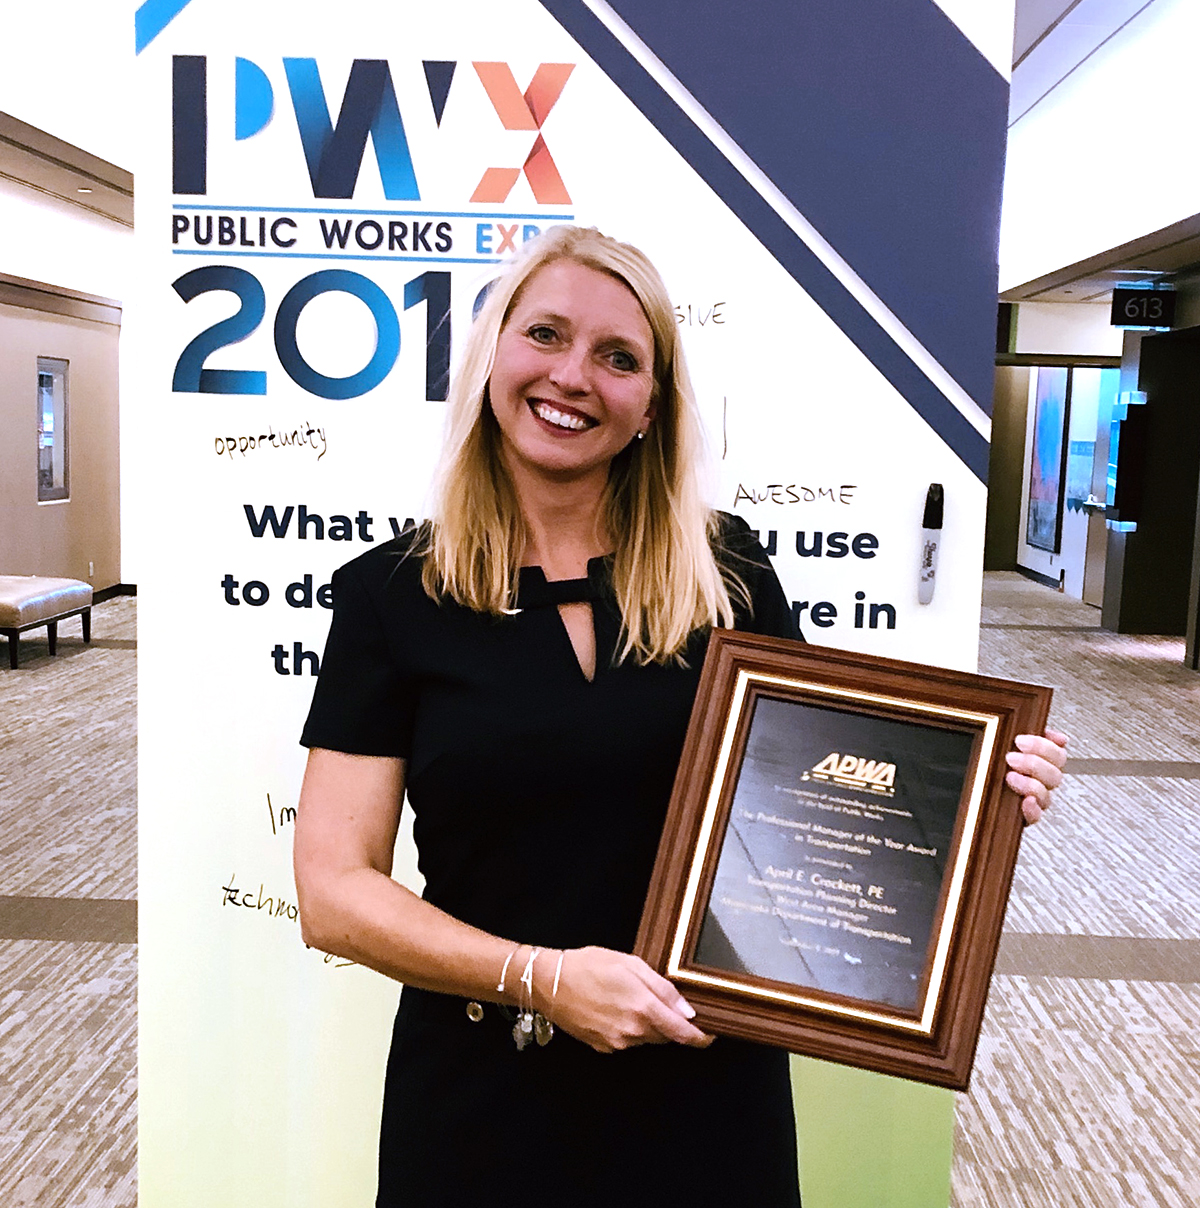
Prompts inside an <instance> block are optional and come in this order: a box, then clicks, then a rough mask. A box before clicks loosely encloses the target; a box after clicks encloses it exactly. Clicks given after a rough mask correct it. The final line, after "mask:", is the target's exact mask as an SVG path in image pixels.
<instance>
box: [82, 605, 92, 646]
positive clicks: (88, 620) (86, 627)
mask: <svg viewBox="0 0 1200 1208" xmlns="http://www.w3.org/2000/svg"><path fill="white" fill-rule="evenodd" d="M81 619H82V621H83V640H84V641H85V642H90V641H91V640H92V610H91V609H90V608H85V609H84V610H83V615H82V618H81Z"/></svg>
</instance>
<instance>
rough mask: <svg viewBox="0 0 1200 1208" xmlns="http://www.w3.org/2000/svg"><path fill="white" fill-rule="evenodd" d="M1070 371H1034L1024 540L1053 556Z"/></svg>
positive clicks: (1058, 535)
mask: <svg viewBox="0 0 1200 1208" xmlns="http://www.w3.org/2000/svg"><path fill="white" fill-rule="evenodd" d="M1070 385H1071V371H1070V370H1069V369H1063V368H1059V367H1051V366H1047V365H1042V366H1040V367H1039V368H1038V371H1037V394H1036V397H1035V402H1034V417H1033V455H1032V457H1031V458H1030V462H1029V514H1028V517H1027V519H1026V522H1025V540H1026V541H1027V542H1028V543H1029V544H1030V545H1032V546H1034V547H1035V548H1036V549H1043V550H1046V551H1047V552H1048V553H1051V554H1057V553H1058V552H1059V549H1060V546H1061V544H1062V509H1063V487H1064V485H1065V483H1064V477H1065V476H1064V462H1065V456H1066V430H1067V415H1068V412H1069V409H1070V408H1069V402H1068V400H1069V398H1070Z"/></svg>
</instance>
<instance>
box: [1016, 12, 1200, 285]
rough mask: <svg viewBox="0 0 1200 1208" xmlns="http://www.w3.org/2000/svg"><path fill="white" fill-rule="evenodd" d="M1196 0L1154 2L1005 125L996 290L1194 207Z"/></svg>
mask: <svg viewBox="0 0 1200 1208" xmlns="http://www.w3.org/2000/svg"><path fill="white" fill-rule="evenodd" d="M1198 55H1200V4H1197V3H1196V0H1155V2H1154V3H1153V4H1150V5H1148V6H1147V7H1146V9H1145V10H1144V11H1143V12H1141V13H1140V14H1139V15H1137V16H1136V17H1134V18H1133V19H1132V20H1131V21H1130V22H1129V23H1128V24H1127V25H1126V26H1125V27H1124V29H1122V30H1121V31H1120V32H1119V33H1117V34H1116V35H1115V36H1114V37H1112V39H1111V40H1110V41H1109V42H1108V43H1106V44H1105V45H1104V46H1102V47H1101V48H1100V49H1099V50H1097V51H1096V52H1095V53H1094V54H1093V55H1092V56H1091V57H1090V58H1089V59H1087V60H1086V61H1085V62H1084V63H1082V64H1081V65H1080V66H1079V67H1078V68H1077V69H1076V70H1075V71H1074V72H1073V73H1072V74H1071V75H1070V76H1068V77H1067V78H1066V79H1065V80H1064V81H1063V82H1062V83H1061V84H1059V85H1058V87H1057V88H1055V89H1054V90H1053V91H1052V92H1050V93H1049V95H1048V96H1047V97H1046V98H1045V99H1044V100H1042V101H1041V102H1039V103H1038V104H1037V105H1036V106H1034V107H1033V109H1031V110H1030V111H1029V113H1028V114H1027V115H1026V116H1024V117H1022V118H1021V119H1020V120H1019V121H1017V122H1016V123H1015V124H1014V125H1013V126H1012V128H1011V129H1010V131H1009V144H1008V165H1007V170H1006V174H1005V186H1004V208H1003V214H1002V221H1001V228H1000V290H1001V292H1003V291H1004V290H1007V289H1011V288H1013V287H1014V286H1017V285H1021V284H1023V283H1024V282H1026V281H1031V280H1033V279H1034V278H1036V277H1040V276H1042V275H1044V274H1045V273H1048V272H1051V271H1053V270H1054V269H1057V268H1061V267H1062V266H1063V265H1067V264H1074V263H1075V262H1077V261H1079V260H1083V259H1084V258H1086V257H1087V256H1090V255H1093V254H1095V253H1097V252H1101V251H1105V250H1107V249H1108V248H1111V247H1116V246H1118V245H1119V244H1122V243H1126V242H1128V241H1129V240H1131V239H1136V238H1138V237H1139V236H1141V235H1145V234H1148V233H1149V232H1151V231H1156V230H1158V229H1159V228H1161V227H1165V226H1168V225H1170V224H1171V223H1173V222H1178V221H1180V220H1181V219H1184V218H1188V217H1190V216H1191V215H1192V214H1195V213H1196V212H1197V210H1198V209H1200V156H1196V155H1195V154H1193V153H1192V147H1193V144H1194V127H1195V121H1194V114H1195V76H1196V62H1197V56H1198Z"/></svg>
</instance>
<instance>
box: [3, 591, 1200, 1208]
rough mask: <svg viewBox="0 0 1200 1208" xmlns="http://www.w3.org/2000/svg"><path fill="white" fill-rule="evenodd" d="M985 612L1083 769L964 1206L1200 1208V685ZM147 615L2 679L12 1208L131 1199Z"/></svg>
mask: <svg viewBox="0 0 1200 1208" xmlns="http://www.w3.org/2000/svg"><path fill="white" fill-rule="evenodd" d="M984 604H985V607H984V629H983V632H982V640H981V652H980V667H981V670H984V671H987V672H990V673H993V674H998V675H1006V676H1013V677H1016V678H1024V679H1034V680H1039V681H1041V682H1043V683H1049V684H1052V685H1053V686H1054V688H1055V692H1056V696H1055V708H1054V715H1053V716H1054V721H1055V722H1056V724H1057V725H1058V726H1059V728H1061V729H1064V730H1066V731H1067V732H1069V733H1070V734H1071V735H1072V738H1073V742H1072V746H1071V750H1072V755H1073V758H1074V760H1075V772H1076V774H1075V775H1074V776H1073V777H1072V779H1071V780H1070V781H1069V782H1068V785H1067V786H1066V787H1064V789H1063V790H1062V791H1061V792H1060V794H1059V797H1058V801H1057V804H1056V806H1055V809H1054V811H1053V813H1052V814H1051V816H1050V817H1049V818H1048V819H1047V821H1046V822H1044V823H1043V824H1042V825H1041V826H1039V827H1037V828H1036V829H1035V830H1032V831H1030V832H1028V833H1027V835H1026V838H1025V842H1024V845H1023V849H1022V853H1021V860H1020V864H1019V867H1018V872H1017V877H1016V881H1015V884H1014V889H1013V896H1012V900H1011V903H1010V906H1009V912H1008V919H1007V927H1006V934H1005V938H1004V942H1003V944H1002V946H1001V951H1000V957H999V961H998V964H997V976H996V978H995V980H994V982H993V986H992V993H991V998H990V1000H989V1004H988V1012H987V1017H986V1021H985V1026H984V1034H983V1038H982V1040H981V1043H980V1049H979V1056H978V1060H977V1063H976V1067H975V1074H974V1078H973V1082H972V1090H971V1093H970V1094H969V1095H965V1096H962V1097H961V1098H960V1099H959V1104H958V1135H957V1141H956V1159H955V1166H954V1190H953V1199H952V1204H953V1205H954V1208H1085V1206H1086V1208H1195V1205H1196V1204H1200V1158H1198V1157H1197V1154H1198V1153H1200V854H1198V852H1197V844H1196V842H1195V839H1194V833H1195V826H1194V824H1193V819H1194V818H1196V816H1197V814H1198V813H1200V675H1196V674H1195V673H1192V672H1188V671H1186V670H1185V669H1184V667H1183V665H1182V662H1181V659H1182V654H1183V645H1182V641H1181V640H1175V639H1167V638H1134V637H1120V636H1117V635H1114V634H1109V633H1105V632H1104V631H1102V630H1099V629H1098V628H1097V622H1098V620H1099V617H1098V613H1097V612H1096V611H1095V610H1094V609H1091V608H1087V607H1085V606H1084V605H1082V604H1079V603H1078V602H1076V601H1072V600H1070V599H1066V598H1064V597H1062V596H1060V595H1058V594H1057V593H1055V592H1052V591H1049V590H1048V589H1046V588H1044V587H1040V586H1038V585H1036V584H1033V583H1030V582H1029V581H1028V580H1026V579H1023V578H1021V577H1020V576H1018V575H1015V574H1013V575H1009V574H999V575H988V576H987V583H986V587H985V592H984ZM135 622H136V602H135V601H134V600H132V599H127V598H118V599H115V600H110V601H108V602H106V603H105V604H102V605H100V606H98V607H97V609H96V610H95V613H94V618H93V631H94V633H95V637H96V640H95V641H93V643H92V645H91V647H90V648H89V647H85V646H84V645H83V642H82V638H81V634H80V631H79V627H78V621H75V622H72V623H68V624H67V625H65V626H64V631H65V632H64V633H63V634H60V645H59V654H58V656H57V657H56V658H53V659H52V658H50V656H49V653H48V651H47V649H46V645H45V639H44V636H43V637H42V639H41V641H40V642H39V640H38V638H37V637H36V636H33V637H31V638H29V639H27V640H25V641H22V643H21V646H22V658H21V665H20V668H19V669H18V670H17V671H16V672H10V671H7V670H5V671H4V672H0V1205H3V1208H34V1206H36V1208H134V1205H135V1204H136V1199H137V1176H136V1161H135V1153H136V977H137V949H136V945H135V940H136V904H135V902H134V901H133V899H134V897H135V892H136V891H135V886H136V798H135V792H136V776H135V764H136V722H135V712H134V695H135V690H136V657H137V654H136V640H135ZM731 1208H734V1206H731ZM738 1208H740V1206H738ZM929 1208H941V1206H939V1205H930V1206H929Z"/></svg>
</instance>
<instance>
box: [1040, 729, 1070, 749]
mask: <svg viewBox="0 0 1200 1208" xmlns="http://www.w3.org/2000/svg"><path fill="white" fill-rule="evenodd" d="M1046 737H1047V738H1048V739H1049V740H1050V741H1051V742H1052V743H1054V744H1056V745H1057V746H1060V747H1069V746H1070V745H1071V739H1070V738H1069V737H1068V736H1067V735H1066V734H1064V733H1063V732H1062V731H1061V730H1052V729H1050V727H1049V726H1047V727H1046Z"/></svg>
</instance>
